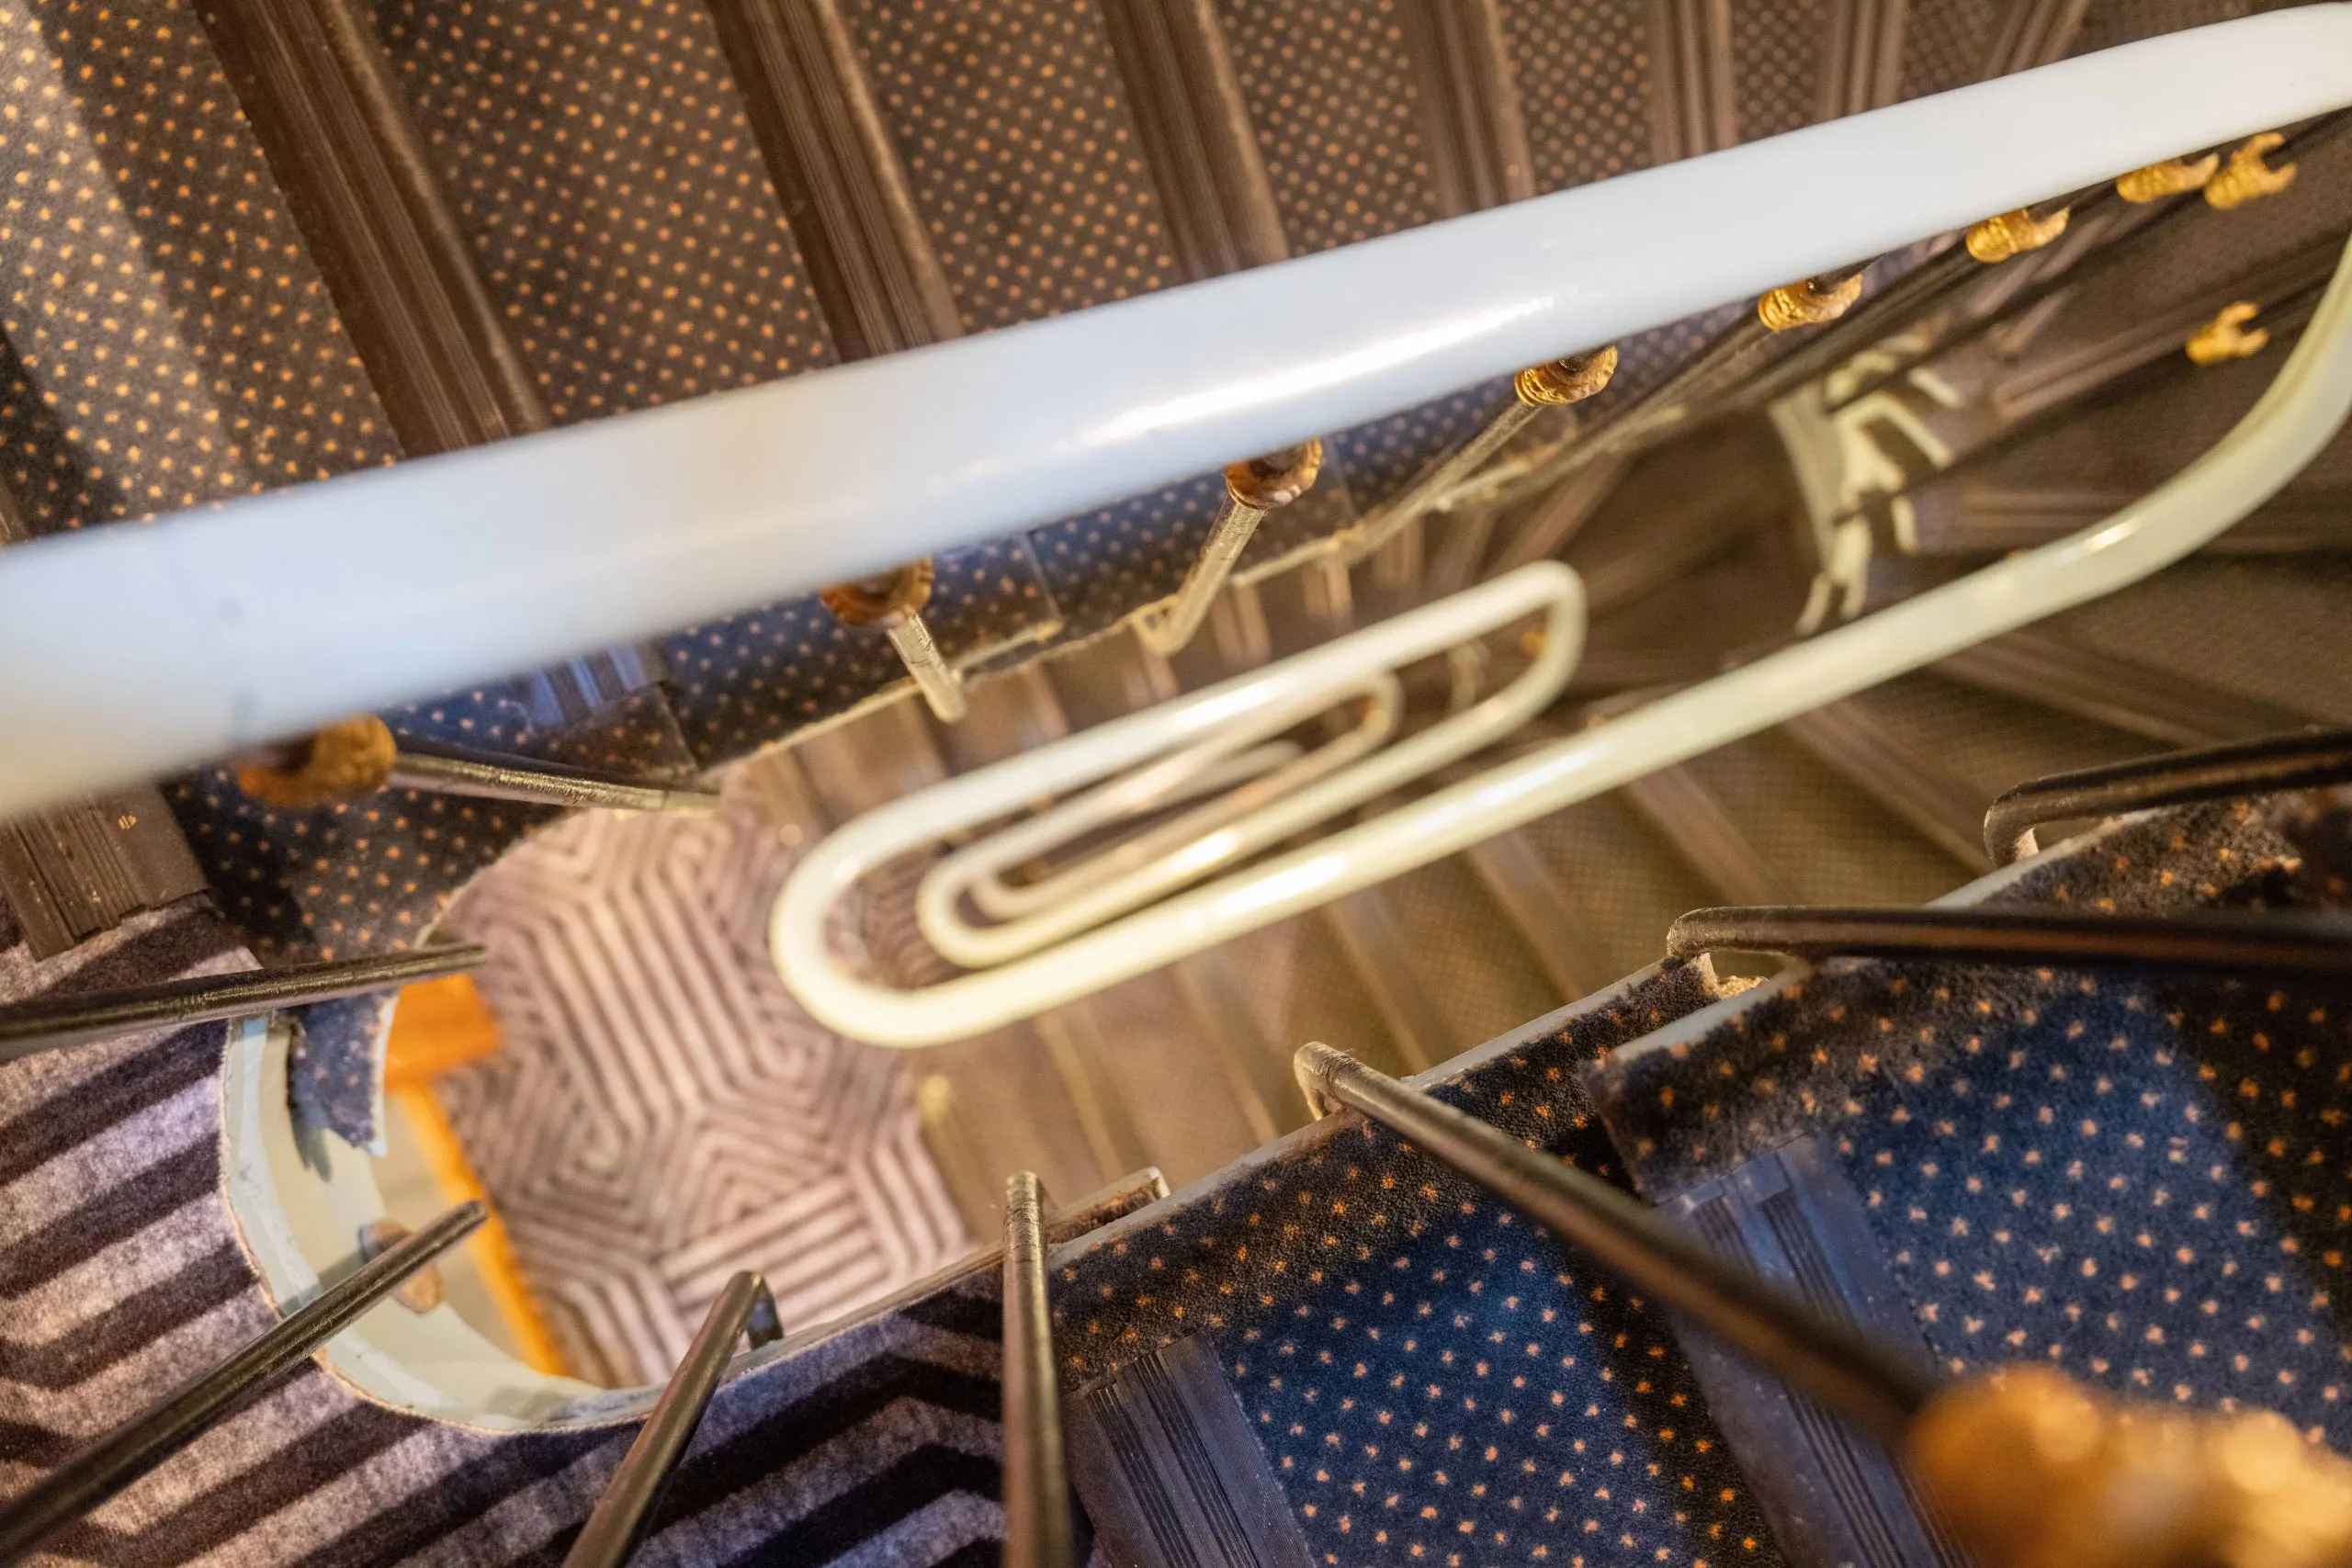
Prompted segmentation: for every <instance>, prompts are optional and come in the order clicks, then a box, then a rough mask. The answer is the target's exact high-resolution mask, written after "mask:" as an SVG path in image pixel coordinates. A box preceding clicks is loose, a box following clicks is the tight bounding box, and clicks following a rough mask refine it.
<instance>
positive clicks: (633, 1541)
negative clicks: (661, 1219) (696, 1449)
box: [563, 1272, 775, 1568]
mask: <svg viewBox="0 0 2352 1568" xmlns="http://www.w3.org/2000/svg"><path fill="white" fill-rule="evenodd" d="M764 1297H767V1283H766V1281H765V1280H762V1279H761V1278H760V1276H758V1275H757V1274H753V1273H750V1272H744V1273H740V1274H737V1275H736V1276H735V1277H734V1278H732V1279H730V1280H728V1281H727V1283H726V1285H725V1287H724V1288H723V1289H721V1290H720V1291H719V1292H718V1300H717V1301H715V1302H713V1303H710V1311H709V1313H708V1314H706V1315H705V1316H704V1318H703V1320H702V1327H701V1328H699V1329H697V1330H696V1331H695V1338H694V1343H693V1344H691V1345H689V1346H687V1347H686V1353H685V1356H684V1359H681V1360H680V1361H679V1362H678V1366H677V1370H676V1371H673V1372H672V1373H671V1374H670V1381H669V1382H668V1384H667V1385H665V1386H664V1387H663V1388H662V1397H661V1398H660V1399H659V1400H657V1401H656V1402H655V1403H654V1405H653V1410H652V1413H651V1414H650V1415H649V1416H646V1418H645V1425H644V1426H642V1427H639V1428H638V1433H637V1438H636V1440H635V1441H633V1442H631V1443H630V1444H629V1446H628V1452H627V1453H626V1454H623V1455H622V1456H621V1462H620V1467H619V1468H618V1469H616V1470H615V1471H614V1472H613V1478H612V1480H611V1481H609V1482H607V1483H605V1491H604V1495H602V1496H600V1497H598V1498H597V1499H596V1506H595V1507H594V1508H593V1509H591V1510H590V1511H589V1514H588V1522H587V1523H586V1524H584V1525H582V1526H581V1528H580V1534H579V1535H578V1536H577V1537H576V1538H574V1540H572V1543H571V1551H567V1552H565V1553H564V1554H563V1568H624V1565H625V1564H626V1563H628V1561H629V1560H630V1559H631V1558H633V1557H635V1556H636V1555H637V1549H638V1546H639V1543H640V1542H642V1541H643V1540H644V1539H645V1536H646V1532H647V1531H648V1530H649V1529H650V1528H651V1527H652V1524H653V1517H654V1513H655V1510H656V1509H657V1508H658V1507H659V1506H660V1505H661V1502H662V1490H663V1489H664V1488H665V1487H666V1486H668V1484H669V1482H670V1476H671V1474H672V1473H673V1472H675V1471H676V1469H677V1468H678V1461H680V1460H682V1459H684V1457H685V1453H686V1445H687V1444H688V1443H690V1442H692V1441H693V1440H694V1436H695V1427H699V1426H701V1425H702V1416H703V1412H704V1411H705V1410H707V1409H708V1408H709V1407H710V1398H711V1395H712V1394H714V1393H718V1380H719V1379H720V1378H721V1377H723V1376H724V1375H725V1374H726V1371H727V1363H728V1362H729V1360H730V1359H733V1357H734V1354H735V1341H736V1340H737V1339H738V1338H740V1337H741V1336H742V1334H743V1331H744V1329H745V1327H746V1325H749V1324H750V1322H751V1320H752V1311H753V1309H754V1308H755V1307H756V1306H757V1305H758V1304H759V1303H760V1302H761V1300H762V1299H763V1298H764ZM768 1304H769V1305H770V1306H771V1307H773V1306H774V1305H775V1302H774V1299H773V1298H768Z"/></svg>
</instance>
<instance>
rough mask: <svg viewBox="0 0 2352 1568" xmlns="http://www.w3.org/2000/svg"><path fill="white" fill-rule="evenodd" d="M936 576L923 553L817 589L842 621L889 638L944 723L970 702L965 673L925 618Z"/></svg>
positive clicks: (958, 715) (960, 714)
mask: <svg viewBox="0 0 2352 1568" xmlns="http://www.w3.org/2000/svg"><path fill="white" fill-rule="evenodd" d="M935 577H936V570H935V569H934V568H933V565H932V561H931V558H930V557H929V556H925V557H923V558H922V559H921V560H912V561H909V562H907V563H906V564H905V565H903V566H898V567H893V568H891V569H890V570H888V571H883V572H876V574H875V575H873V576H872V577H861V578H857V579H854V580H853V581H848V582H836V583H834V584H833V585H832V586H831V587H830V588H820V589H819V590H818V591H817V600H818V602H819V603H820V604H823V605H824V606H825V608H826V609H827V610H828V611H830V612H831V614H832V617H833V619H835V620H837V621H839V622H841V624H842V625H843V626H856V627H871V628H873V629H874V630H876V631H879V632H881V633H882V634H883V635H884V636H885V637H888V638H889V639H890V646H891V647H892V648H895V649H898V650H899V662H900V663H902V664H904V665H905V666H906V667H907V673H908V674H910V675H911V676H913V677H914V682H915V686H916V688H917V689H918V690H919V691H921V692H922V696H923V701H924V702H926V703H928V704H929V705H930V706H931V711H932V713H933V716H935V717H937V718H938V720H939V721H940V722H941V723H942V724H954V723H956V721H957V720H959V719H961V718H962V717H963V716H964V715H965V714H966V713H967V712H968V711H969V705H968V703H967V701H966V699H965V696H964V677H963V676H962V674H961V673H959V672H958V671H956V667H955V666H954V665H953V664H950V663H949V662H948V661H947V656H946V655H945V654H944V653H942V652H940V651H939V644H937V643H936V642H934V641H933V640H932V636H931V627H930V626H926V625H925V624H924V622H923V618H922V612H923V607H924V606H925V605H927V604H930V603H931V590H932V584H933V581H934V579H935Z"/></svg>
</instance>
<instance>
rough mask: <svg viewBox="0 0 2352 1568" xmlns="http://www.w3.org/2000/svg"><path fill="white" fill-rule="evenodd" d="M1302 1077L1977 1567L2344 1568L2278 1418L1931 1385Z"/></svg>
mask: <svg viewBox="0 0 2352 1568" xmlns="http://www.w3.org/2000/svg"><path fill="white" fill-rule="evenodd" d="M1296 1066H1297V1070H1298V1078H1299V1084H1300V1087H1301V1088H1302V1089H1305V1090H1306V1096H1307V1100H1308V1101H1309V1103H1310V1104H1312V1105H1313V1106H1314V1107H1315V1108H1316V1109H1317V1111H1328V1110H1329V1108H1330V1107H1332V1106H1334V1105H1344V1106H1347V1107H1350V1108H1351V1109H1353V1110H1355V1111H1359V1112H1361V1113H1362V1114H1363V1115H1364V1116H1365V1117H1367V1118H1369V1119H1370V1120H1372V1121H1374V1122H1380V1123H1381V1124H1382V1125H1384V1126H1385V1127H1387V1128H1389V1129H1390V1130H1391V1131H1392V1132H1395V1133H1397V1134H1398V1135H1399V1136H1401V1137H1403V1138H1405V1139H1408V1140H1409V1141H1410V1143H1411V1145H1413V1146H1414V1147H1416V1148H1418V1149H1419V1150H1420V1151H1421V1152H1423V1153H1426V1154H1430V1155H1433V1156H1436V1157H1437V1158H1438V1159H1440V1160H1442V1162H1444V1163H1445V1164H1447V1165H1450V1166H1453V1168H1455V1169H1457V1170H1459V1171H1461V1172H1462V1173H1463V1174H1464V1175H1465V1176H1467V1177H1469V1178H1470V1179H1473V1180H1474V1181H1476V1182H1478V1183H1479V1184H1480V1185H1481V1186H1484V1187H1486V1188H1487V1190H1490V1191H1492V1192H1494V1193H1495V1194H1496V1195H1497V1196H1498V1197H1500V1198H1502V1199H1503V1200H1504V1201H1508V1202H1510V1204H1512V1206H1514V1207H1515V1208H1518V1209H1520V1210H1521V1211H1522V1212H1524V1213H1527V1214H1528V1215H1529V1216H1530V1217H1531V1218H1532V1219H1534V1220H1535V1221H1537V1222H1538V1223H1539V1224H1543V1225H1544V1226H1545V1227H1546V1228H1547V1229H1550V1230H1551V1231H1553V1232H1554V1233H1555V1235H1559V1236H1560V1237H1562V1238H1563V1239H1564V1240H1566V1241H1569V1242H1572V1243H1574V1244H1576V1245H1577V1246H1578V1247H1582V1248H1584V1249H1585V1250H1587V1251H1589V1252H1590V1253H1592V1254H1593V1255H1594V1256H1596V1257H1598V1258H1600V1260H1601V1261H1602V1262H1604V1263H1606V1264H1607V1265H1609V1266H1610V1267H1611V1269H1614V1270H1615V1271H1616V1272H1617V1273H1619V1274H1620V1275H1621V1276H1623V1278H1624V1279H1626V1280H1628V1281H1629V1282H1630V1283H1632V1284H1633V1285H1634V1288H1635V1289H1636V1290H1638V1291H1640V1292H1644V1293H1645V1294H1646V1295H1649V1296H1653V1297H1655V1298H1656V1299H1657V1300H1659V1301H1661V1302H1664V1303H1667V1304H1668V1305H1669V1306H1672V1307H1675V1308H1678V1309H1679V1310H1680V1311H1682V1312H1683V1313H1685V1314H1689V1315H1690V1316H1691V1318H1692V1319H1693V1320H1694V1321H1695V1322H1696V1323H1697V1324H1698V1325H1699V1326H1701V1327H1702V1328H1703V1329H1704V1330H1705V1331H1706V1332H1707V1333H1708V1334H1710V1335H1711V1336H1713V1337H1714V1338H1716V1339H1717V1340H1719V1341H1721V1342H1722V1343H1724V1345H1725V1346H1726V1347H1727V1348H1731V1349H1733V1350H1734V1351H1736V1352H1737V1353H1738V1354H1740V1355H1741V1356H1743V1357H1745V1358H1746V1359H1748V1360H1750V1361H1752V1362H1754V1363H1755V1364H1756V1365H1758V1367H1759V1368H1761V1369H1762V1370H1764V1371H1768V1372H1770V1374H1771V1375H1773V1376H1774V1377H1776V1378H1779V1379H1780V1380H1781V1381H1782V1382H1787V1383H1789V1384H1791V1385H1792V1387H1793V1388H1794V1389H1795V1391H1796V1392H1798V1393H1801V1394H1806V1395H1810V1396H1812V1397H1813V1398H1815V1399H1816V1400H1818V1401H1819V1402H1820V1403H1822V1404H1825V1405H1826V1406H1828V1407H1829V1408H1830V1409H1832V1410H1834V1411H1836V1412H1838V1414H1840V1415H1842V1416H1845V1417H1846V1418H1847V1419H1849V1420H1851V1421H1854V1422H1855V1423H1856V1424H1857V1425H1859V1426H1861V1427H1864V1428H1865V1429H1866V1430H1869V1431H1871V1432H1872V1433H1873V1434H1874V1435H1876V1436H1877V1437H1879V1438H1882V1439H1883V1440H1884V1441H1885V1442H1886V1443H1887V1445H1888V1447H1889V1448H1890V1449H1891V1450H1894V1452H1895V1453H1896V1454H1897V1455H1898V1456H1900V1457H1901V1459H1902V1460H1903V1461H1904V1462H1905V1466H1906V1468H1907V1469H1908V1470H1909V1472H1910V1473H1911V1476H1912V1478H1913V1479H1914V1480H1915V1481H1916V1482H1917V1483H1918V1485H1919V1488H1920V1491H1921V1492H1922V1494H1923V1495H1924V1496H1925V1498H1926V1500H1927V1501H1928V1503H1929V1504H1931V1505H1933V1506H1934V1507H1935V1509H1936V1512H1937V1516H1938V1517H1939V1519H1940V1520H1941V1521H1942V1522H1943V1523H1945V1524H1946V1525H1948V1526H1949V1527H1950V1528H1951V1530H1952V1532H1953V1533H1954V1535H1956V1536H1957V1537H1958V1538H1959V1540H1960V1542H1961V1544H1962V1546H1964V1547H1966V1548H1967V1549H1968V1550H1969V1551H1970V1553H1971V1556H1972V1558H1973V1561H1974V1562H1977V1563H1978V1564H1979V1565H1980V1568H2211V1565H2212V1564H2215V1563H2228V1564H2230V1565H2231V1568H2344V1565H2345V1564H2346V1563H2347V1562H2352V1464H2346V1462H2345V1461H2343V1460H2342V1459H2340V1458H2338V1457H2337V1456H2336V1455H2335V1454H2334V1453H2332V1452H2330V1451H2329V1450H2326V1449H2324V1448H2321V1447H2319V1446H2318V1445H2316V1444H2314V1443H2307V1442H2306V1441H2305V1440H2304V1438H2303V1435H2302V1434H2301V1432H2298V1431H2297V1430H2296V1429H2295V1428H2294V1427H2293V1426H2292V1425H2291V1424H2290V1423H2289V1422H2288V1421H2287V1420H2286V1419H2284V1418H2283V1417H2281V1416H2277V1415H2274V1414H2271V1413H2269V1412H2267V1411H2255V1412H2252V1413H2236V1414H2229V1415H2208V1414H2201V1413H2190V1412H2186V1411H2180V1410H2176V1409H2173V1408H2170V1407H2168V1406H2163V1405H2156V1404H2145V1403H2141V1404H2124V1403H2122V1402H2120V1401H2116V1400H2113V1399H2110V1398H2109V1397H2107V1396H2106V1395H2104V1394H2102V1393H2098V1392H2096V1391H2094V1390H2091V1389H2087V1388H2085V1387H2083V1386H2082V1385H2080V1384H2078V1383H2076V1382H2074V1381H2073V1380H2072V1379H2070V1378H2068V1377H2066V1376H2065V1374H2064V1373H2062V1372H2060V1371H2056V1370H2055V1369H2054V1368H2051V1367H2045V1366H2035V1365H2031V1364H2018V1365H2012V1366H2007V1367H1998V1368H1995V1369H1993V1370H1991V1371H1987V1372H1980V1373H1974V1374H1971V1375H1967V1376H1964V1377H1957V1378H1944V1377H1939V1376H1938V1375H1936V1374H1935V1373H1933V1372H1931V1371H1928V1370H1927V1369H1925V1368H1924V1367H1921V1366H1919V1365H1917V1364H1916V1363H1915V1362H1914V1361H1912V1360H1911V1359H1907V1358H1905V1357H1904V1356H1901V1355H1899V1354H1896V1353H1894V1351H1892V1350H1890V1349H1889V1348H1887V1347H1885V1346H1883V1345H1881V1344H1879V1343H1877V1342H1876V1341H1874V1340H1872V1339H1870V1338H1868V1337H1863V1336H1861V1335H1860V1334H1858V1333H1856V1332H1855V1331H1854V1329H1853V1328H1852V1327H1850V1326H1849V1325H1848V1324H1846V1323H1845V1322H1843V1321H1835V1320H1831V1319H1828V1318H1826V1317H1824V1316H1823V1315H1821V1314H1818V1313H1816V1312H1815V1310H1814V1308H1813V1307H1812V1306H1811V1305H1810V1304H1808V1303H1806V1302H1804V1300H1803V1299H1802V1298H1800V1297H1798V1296H1796V1295H1794V1294H1793V1293H1792V1292H1789V1291H1788V1290H1787V1289H1785V1288H1783V1287H1781V1286H1779V1285H1776V1284H1774V1283H1772V1282H1770V1281H1769V1280H1764V1279H1761V1278H1759V1277H1758V1276H1756V1275H1754V1274H1752V1273H1750V1272H1748V1271H1747V1270H1746V1269H1741V1268H1740V1267H1738V1266H1737V1265H1736V1264H1733V1263H1732V1262H1730V1261H1729V1260H1728V1259H1726V1258H1724V1257H1723V1256H1722V1255H1721V1254H1719V1253H1716V1252H1715V1251H1713V1248H1711V1247H1707V1246H1706V1245H1705V1244H1704V1243H1702V1242H1701V1241H1700V1240H1699V1239H1698V1238H1697V1237H1696V1236H1695V1235H1692V1234H1691V1232H1689V1231H1686V1230H1684V1229H1682V1228H1681V1227H1679V1226H1678V1225H1674V1224H1670V1223H1668V1221H1667V1220H1666V1219H1665V1218H1664V1217H1663V1216H1661V1215H1659V1214H1657V1213H1655V1212H1654V1211H1652V1210H1650V1209H1648V1208H1646V1207H1645V1206H1644V1205H1643V1204H1642V1203H1641V1202H1639V1201H1637V1200H1635V1199H1634V1198H1633V1197H1631V1196H1629V1195H1628V1194H1626V1193H1624V1192H1622V1191H1620V1190H1617V1189H1616V1188H1614V1187H1611V1186H1610V1185H1609V1184H1608V1183H1606V1182H1603V1181H1600V1180H1599V1179H1595V1178H1593V1177H1590V1176H1588V1175H1586V1174H1585V1173H1584V1172H1582V1171H1579V1170H1577V1169H1576V1168H1574V1167H1572V1166H1569V1165H1567V1164H1566V1163H1565V1162H1563V1161H1561V1160H1558V1159H1555V1158H1554V1157H1553V1156H1549V1155H1546V1154H1544V1153H1542V1152H1541V1151H1539V1150H1536V1149H1533V1148H1531V1147H1529V1146H1528V1145H1526V1144H1524V1143H1521V1141H1520V1140H1518V1139H1517V1138H1514V1137H1512V1136H1510V1134H1506V1133H1504V1132H1501V1131H1500V1130H1498V1129H1497V1128H1495V1127H1492V1126H1489V1125H1488V1124H1487V1123H1486V1122H1481V1121H1478V1120H1477V1119H1476V1117H1473V1116H1469V1115H1466V1114H1464V1112H1462V1111H1456V1110H1455V1109H1453V1107H1452V1106H1450V1105H1446V1104H1444V1103H1443V1102H1442V1101H1440V1100H1436V1099H1434V1098H1432V1097H1431V1096H1430V1095H1427V1094H1423V1093H1421V1092H1420V1091H1419V1090H1418V1089H1411V1088H1409V1087H1408V1086H1407V1085H1404V1084H1401V1083H1398V1082H1397V1080H1395V1079H1394V1078H1391V1077H1386V1076H1385V1074H1382V1073H1378V1072H1375V1071H1374V1070H1373V1069H1372V1068H1370V1067H1367V1066H1363V1064H1362V1063H1361V1062H1358V1061H1356V1060H1355V1059H1354V1058H1353V1057H1351V1056H1349V1055H1345V1054H1344V1053H1342V1052H1339V1051H1335V1050H1333V1049H1332V1048H1331V1047H1329V1046H1328V1045H1321V1044H1310V1045H1306V1046H1303V1047H1301V1048H1300V1050H1299V1053H1298V1056H1297V1059H1296Z"/></svg>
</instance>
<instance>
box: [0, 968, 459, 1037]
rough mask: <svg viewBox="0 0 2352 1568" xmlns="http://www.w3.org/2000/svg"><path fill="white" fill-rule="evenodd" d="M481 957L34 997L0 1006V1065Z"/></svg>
mask: <svg viewBox="0 0 2352 1568" xmlns="http://www.w3.org/2000/svg"><path fill="white" fill-rule="evenodd" d="M489 959H490V949H488V948H486V947H478V946H475V945H473V944H472V943H464V944H448V945H439V946H432V947H419V948H412V949H411V950H409V951H408V952H406V953H384V954H381V955H379V956H374V957H368V958H340V959H336V960H334V962H332V963H326V964H288V965H287V966H286V967H285V968H282V969H245V970H240V971H238V972H237V973H235V974H232V975H198V976H192V977H190V978H187V979H184V980H165V981H164V982H162V983H161V984H158V985H153V986H132V987H124V988H122V989H119V990H107V991H82V992H78V993H75V992H68V993H65V994H63V995H52V996H42V997H36V998H32V999H31V1000H29V1001H21V1002H10V1003H8V1004H7V1005H6V1006H5V1007H0V1062H9V1061H14V1060H16V1059H17V1057H19V1056H29V1055H34V1054H35V1053H36V1052H40V1051H57V1050H62V1049H63V1048H64V1047H66V1046H69V1045H81V1044H86V1043H89V1042H91V1041H93V1040H106V1039H109V1038H111V1037H113V1036H115V1035H118V1034H123V1033H127V1032H130V1031H131V1030H134V1029H158V1028H165V1027H176V1026H181V1025H186V1024H191V1023H211V1022H217V1021H220V1020H222V1019H230V1018H251V1017H254V1015H256V1014H258V1013H265V1012H276V1011H278V1010H281V1009H285V1008H296V1007H307V1006H309V1005H310V1004H311V1003H312V1002H326V1001H333V1000H334V999H335V998H338V997H356V996H358V995H360V994H361V993H363V992H367V991H384V990H390V989H391V988H392V987H396V986H406V985H411V984H413V983H414V982H416V981H419V980H437V979H441V978H443V977H444V976H450V975H461V974H463V973H465V972H466V971H467V970H469V969H475V968H479V967H481V965H482V964H485V963H487V962H489Z"/></svg>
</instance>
